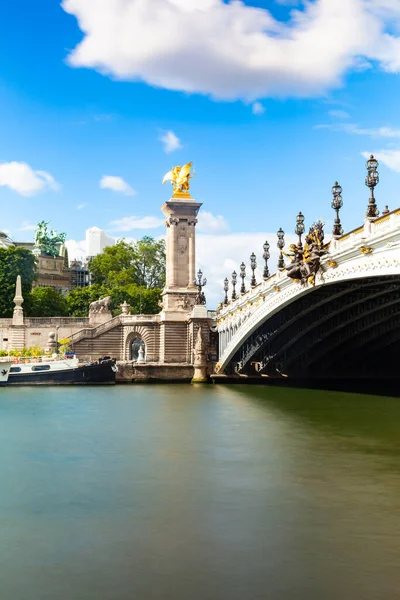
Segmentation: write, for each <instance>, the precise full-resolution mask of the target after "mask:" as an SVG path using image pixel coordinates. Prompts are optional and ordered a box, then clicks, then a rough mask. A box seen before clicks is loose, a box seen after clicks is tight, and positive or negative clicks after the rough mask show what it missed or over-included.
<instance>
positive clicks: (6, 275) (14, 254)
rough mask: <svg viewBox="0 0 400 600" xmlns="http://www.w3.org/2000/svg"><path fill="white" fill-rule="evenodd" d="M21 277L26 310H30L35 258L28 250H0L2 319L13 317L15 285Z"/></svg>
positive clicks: (0, 315) (11, 248)
mask: <svg viewBox="0 0 400 600" xmlns="http://www.w3.org/2000/svg"><path fill="white" fill-rule="evenodd" d="M18 275H21V279H22V295H23V297H24V298H25V299H26V302H25V304H24V308H26V309H27V310H29V293H30V291H31V289H32V283H33V281H34V279H35V257H34V256H33V254H32V252H30V250H27V249H26V248H15V247H14V246H11V247H9V248H0V317H1V318H5V317H12V314H13V309H14V302H13V299H14V296H15V283H16V280H17V276H18Z"/></svg>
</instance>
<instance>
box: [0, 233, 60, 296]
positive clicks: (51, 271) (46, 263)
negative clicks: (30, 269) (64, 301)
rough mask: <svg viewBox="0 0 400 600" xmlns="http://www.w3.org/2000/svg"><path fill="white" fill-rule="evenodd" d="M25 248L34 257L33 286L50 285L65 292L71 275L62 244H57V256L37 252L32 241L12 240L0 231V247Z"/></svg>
mask: <svg viewBox="0 0 400 600" xmlns="http://www.w3.org/2000/svg"><path fill="white" fill-rule="evenodd" d="M12 246H14V247H15V248H25V249H26V250H30V251H31V252H32V253H33V254H34V255H35V257H36V275H37V278H36V280H35V281H34V282H33V286H32V287H33V288H35V287H52V288H54V289H55V290H57V291H59V292H61V293H62V294H64V295H65V294H67V293H68V292H69V291H70V289H71V277H70V271H69V268H68V253H67V249H66V247H65V246H64V244H59V245H58V248H59V253H60V255H59V256H56V257H53V256H47V255H43V254H38V252H37V250H36V249H35V244H34V243H33V242H14V241H13V240H12V239H11V238H10V237H9V236H8V235H7V234H6V233H4V232H3V231H0V248H10V247H12Z"/></svg>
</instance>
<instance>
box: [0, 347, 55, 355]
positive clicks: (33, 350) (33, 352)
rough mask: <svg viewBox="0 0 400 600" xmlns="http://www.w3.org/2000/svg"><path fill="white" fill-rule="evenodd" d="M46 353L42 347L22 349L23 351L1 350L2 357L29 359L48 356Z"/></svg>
mask: <svg viewBox="0 0 400 600" xmlns="http://www.w3.org/2000/svg"><path fill="white" fill-rule="evenodd" d="M46 354H48V353H46V352H45V351H44V350H43V348H41V347H40V346H30V347H29V348H22V350H9V351H7V350H0V356H1V357H4V356H12V357H14V358H29V357H31V356H32V357H37V356H46Z"/></svg>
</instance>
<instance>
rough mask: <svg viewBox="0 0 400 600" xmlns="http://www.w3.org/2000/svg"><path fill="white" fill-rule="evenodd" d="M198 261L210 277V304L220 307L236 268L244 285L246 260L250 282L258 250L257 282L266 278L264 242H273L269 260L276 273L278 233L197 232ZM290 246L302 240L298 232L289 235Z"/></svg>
mask: <svg viewBox="0 0 400 600" xmlns="http://www.w3.org/2000/svg"><path fill="white" fill-rule="evenodd" d="M196 240H197V264H198V266H199V267H200V268H201V269H202V271H203V272H204V276H205V277H207V281H208V283H207V287H206V288H205V290H204V292H205V294H206V296H207V306H208V307H209V308H210V309H212V308H216V307H217V305H218V304H219V302H221V300H222V299H223V297H224V292H223V282H224V279H225V277H228V279H229V282H230V281H231V274H232V271H234V270H235V271H236V273H237V274H238V286H237V288H236V291H237V292H238V291H239V288H240V283H241V282H240V278H239V273H240V264H241V262H242V261H243V262H244V263H245V264H246V265H247V278H246V286H247V287H248V286H249V283H250V276H251V270H250V266H249V265H250V254H251V253H252V252H254V253H255V254H256V256H257V264H258V266H257V271H256V277H257V281H261V280H262V276H263V269H264V260H263V257H262V255H263V252H264V250H263V244H264V242H265V241H266V240H268V242H269V244H270V254H271V258H270V260H269V261H268V265H269V270H270V273H271V274H272V273H275V272H276V266H277V263H278V253H279V250H278V248H277V247H276V242H277V237H276V233H227V234H202V233H200V234H199V235H197V238H196ZM285 241H286V246H288V244H292V243H295V242H297V241H298V239H297V237H296V236H295V235H292V234H289V235H286V236H285ZM231 293H232V285H231V283H230V284H229V294H231Z"/></svg>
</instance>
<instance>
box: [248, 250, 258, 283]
mask: <svg viewBox="0 0 400 600" xmlns="http://www.w3.org/2000/svg"><path fill="white" fill-rule="evenodd" d="M250 267H251V270H252V271H253V274H252V276H251V281H250V285H251V287H256V285H257V281H256V276H255V270H256V269H257V257H256V255H255V254H254V252H252V253H251V255H250Z"/></svg>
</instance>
